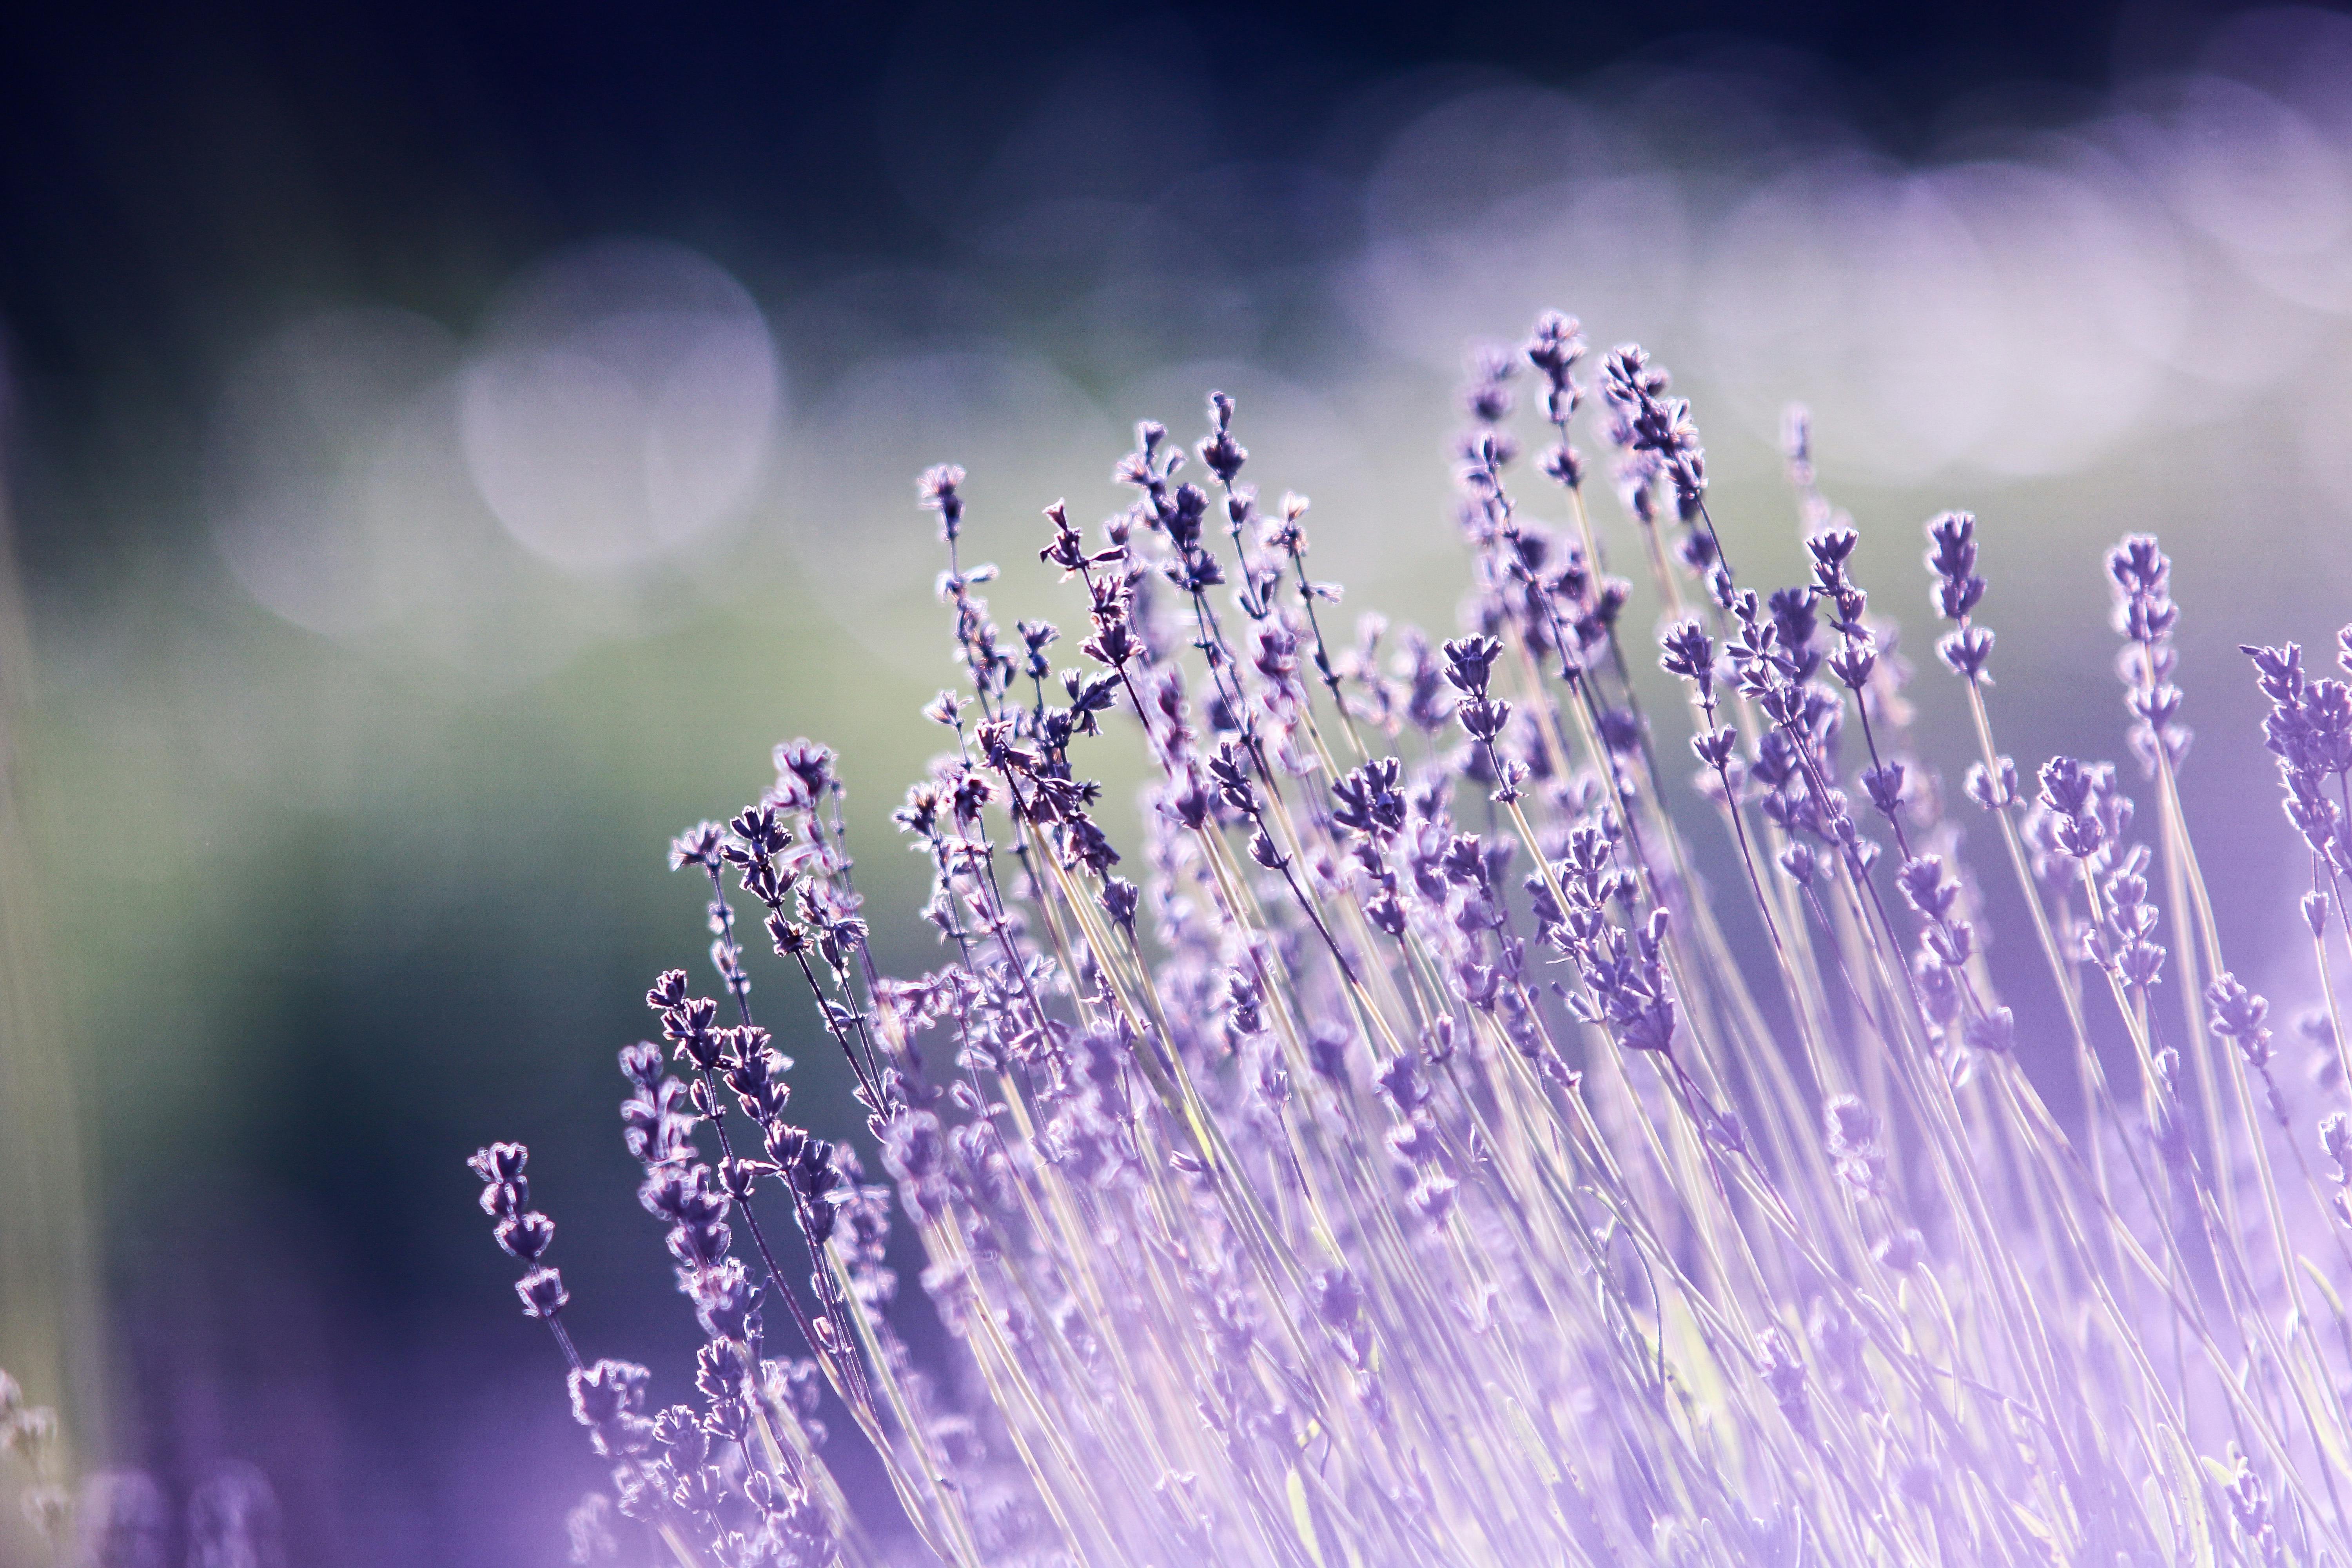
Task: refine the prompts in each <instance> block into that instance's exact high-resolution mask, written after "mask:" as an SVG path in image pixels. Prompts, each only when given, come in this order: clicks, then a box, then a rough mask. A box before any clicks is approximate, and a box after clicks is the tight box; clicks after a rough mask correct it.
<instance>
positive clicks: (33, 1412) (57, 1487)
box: [0, 1371, 286, 1568]
mask: <svg viewBox="0 0 2352 1568" xmlns="http://www.w3.org/2000/svg"><path fill="white" fill-rule="evenodd" d="M57 1435H58V1417H57V1412H56V1411H55V1410H53V1409H51V1408H50V1407H49V1406H47V1405H27V1404H26V1402H25V1391H24V1389H23V1387H22V1386H21V1385H20V1384H18V1383H17V1382H16V1379H15V1378H13V1377H11V1376H9V1375H8V1373H6V1372H5V1371H0V1448H5V1450H7V1451H8V1452H10V1453H13V1454H16V1456H18V1457H19V1458H21V1459H22V1460H23V1462H24V1465H25V1468H26V1470H27V1471H28V1472H29V1477H30V1479H29V1480H28V1481H27V1483H26V1487H25V1489H24V1492H23V1494H22V1504H23V1507H24V1510H25V1517H26V1520H27V1521H30V1522H31V1523H32V1525H33V1528H34V1530H35V1531H37V1533H38V1534H39V1535H40V1537H41V1539H42V1540H43V1541H44V1542H47V1545H48V1551H49V1561H50V1562H51V1563H56V1564H58V1565H59V1568H64V1565H66V1564H71V1565H72V1568H164V1565H165V1563H167V1561H169V1553H170V1548H171V1544H172V1510H171V1505H170V1503H169V1502H168V1500H166V1499H165V1497H164V1495H163V1488H161V1487H159V1486H157V1485H156V1484H155V1482H154V1480H153V1479H152V1477H149V1476H147V1475H145V1474H143V1473H142V1472H140V1471H137V1470H102V1471H99V1472H97V1473H95V1474H93V1475H89V1476H87V1477H85V1478H83V1479H82V1482H81V1485H80V1487H79V1489H78V1495H77V1489H74V1488H71V1487H68V1485H67V1484H66V1482H65V1480H64V1479H63V1478H62V1477H60V1476H59V1475H58V1473H57V1467H56V1464H55V1461H54V1449H55V1447H56V1445H57ZM185 1526H186V1529H185V1537H186V1542H187V1557H186V1562H187V1564H188V1568H285V1564H286V1559H285V1556H284V1554H283V1551H282V1548H281V1546H280V1543H279V1537H278V1498H277V1494H276V1493H275V1492H274V1491H273V1490H272V1489H270V1485H269V1482H268V1478H266V1477H265V1476H263V1475H262V1473H261V1472H260V1471H259V1470H257V1469H256V1468H253V1467H252V1466H250V1465H244V1464H232V1465H225V1466H222V1467H220V1468H218V1469H216V1470H215V1471H214V1472H213V1474H212V1475H210V1476H209V1477H207V1478H206V1479H205V1480H204V1481H202V1482H201V1483H199V1484H198V1485H197V1486H196V1488H195V1489H194V1491H193V1492H192V1493H191V1494H190V1495H189V1498H188V1508H187V1513H186V1516H185Z"/></svg>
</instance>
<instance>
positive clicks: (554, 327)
mask: <svg viewBox="0 0 2352 1568" xmlns="http://www.w3.org/2000/svg"><path fill="white" fill-rule="evenodd" d="M781 405H782V376H781V372H780V370H779V367H778V364H777V360H776V353H775V347H774V344H773V342H772V340H771V338H770V336H769V333H768V325H767V321H766V319H765V318H764V317H763V316H762V315H761V311H760V308H759V306H758V305H757V304H755V303H754V302H753V301H752V299H751V295H750V294H748V293H746V292H745V291H744V289H743V288H742V286H741V285H740V284H739V283H737V282H736V281H735V280H734V279H732V278H730V277H729V276H728V275H727V274H726V273H725V272H723V271H721V270H720V269H719V268H718V267H716V266H714V265H713V264H712V263H710V262H709V261H708V260H706V259H704V258H701V257H699V256H697V255H695V254H694V253H693V252H692V251H689V250H687V249H685V248H683V247H678V246H674V245H668V244H663V243H658V242H655V241H650V240H614V241H605V242H603V243H600V244H597V245H593V246H591V247H585V248H583V249H579V250H574V251H572V252H569V253H567V254H565V255H562V256H560V257H558V258H555V259H553V260H552V261H551V262H549V263H547V264H546V265H545V266H543V267H541V268H539V269H538V270H536V271H535V272H533V273H532V274H530V276H528V277H526V278H525V279H522V280H521V281H520V282H519V283H517V284H516V285H514V286H513V287H512V288H511V289H509V291H508V293H507V295H506V297H505V298H504V299H503V300H501V301H500V302H499V306H498V308H497V309H496V310H494V311H493V313H492V317H491V321H490V323H489V325H488V329H487V330H486V331H485V332H484V334H483V338H482V342H481V343H480V345H479V348H478V352H477V353H476V355H475V358H474V361H473V363H472V364H471V365H470V366H469V367H468V369H467V374H466V379H465V389H464V395H463V399H462V403H461V411H460V423H461V426H462V429H463V431H464V437H465V450H466V459H467V467H468V468H470V469H471V471H472V473H473V476H474V482H475V484H476V486H477V487H478V489H480V491H481V495H482V499H483V500H484V501H486V502H487V503H488V506H489V509H490V510H491V511H492V513H493V514H495V515H496V516H497V518H498V520H499V522H500V523H501V524H502V525H504V527H505V528H506V530H507V531H508V532H509V533H510V534H512V535H513V536H514V538H515V539H516V540H517V541H519V542H520V543H521V544H523V545H524V546H525V547H526V548H528V549H529V550H530V551H531V552H534V553H535V554H538V555H540V556H541V557H543V558H544V559H546V560H547V561H549V562H551V563H554V564H555V565H557V566H559V567H562V568H563V569H565V570H567V571H572V572H604V571H609V570H612V569H615V568H622V567H627V566H632V565H635V564H639V563H644V562H646V561H649V560H653V559H655V558H657V557H660V556H662V555H665V554H667V553H668V552H672V551H674V550H676V549H677V547H679V546H680V545H683V544H685V543H687V542H689V541H691V540H693V539H695V538H696V537H698V535H700V534H702V533H704V532H705V531H708V530H709V528H710V527H711V526H712V525H713V524H715V523H718V522H719V521H722V520H723V519H725V518H727V517H728V516H729V515H730V513H732V512H733V511H735V510H737V509H738V508H739V507H740V506H741V505H742V504H743V502H744V501H745V500H747V499H748V498H749V497H750V496H751V492H752V489H753V488H754V487H755V486H756V485H757V484H758V482H759V479H760V478H761V473H762V471H763V469H764V468H765V467H766V464H767V461H768V457H769V453H770V449H771V447H772V444H773V441H774V437H775V429H776V425H777V418H778V413H779V409H780V407H781Z"/></svg>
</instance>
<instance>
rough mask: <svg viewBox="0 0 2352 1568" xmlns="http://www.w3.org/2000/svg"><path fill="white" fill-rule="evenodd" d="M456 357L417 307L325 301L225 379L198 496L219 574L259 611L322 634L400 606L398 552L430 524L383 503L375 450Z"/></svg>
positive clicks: (371, 620)
mask: <svg viewBox="0 0 2352 1568" xmlns="http://www.w3.org/2000/svg"><path fill="white" fill-rule="evenodd" d="M456 365H457V343H456V342H455V341H454V340H453V339H452V338H451V337H450V336H449V334H448V333H447V332H446V331H442V330H441V329H440V328H439V327H436V326H435V325H434V324H433V323H432V322H430V321H425V319H424V318H423V317H421V316H414V315H410V314H408V313H406V312H404V311H400V310H334V311H327V312H323V313H321V314H319V315H316V316H312V317H310V318H308V319H307V320H304V321H299V322H297V323H295V324H294V325H292V326H290V327H288V328H287V329H285V330H284V331H280V332H279V333H278V335H277V336H275V337H273V338H271V339H270V340H269V341H268V342H265V343H264V344H263V345H262V346H261V347H260V348H259V349H257V350H256V351H255V352H254V353H252V354H251V355H250V356H249V357H248V358H247V360H246V362H245V363H243V364H242V365H241V366H239V367H238V369H237V370H236V373H235V374H232V375H231V376H230V378H229V383H228V385H227V387H226V389H225V390H224V393H223V395H222V398H221V402H220V405H219V408H218V411H217V412H216V414H215V418H214V422H213V428H212V430H211V432H210V438H209V440H208V441H207V443H206V450H205V470H204V479H203V491H204V500H205V512H206V514H207V517H208V520H209V521H210V522H211V525H212V533H213V539H214V542H215V543H216V544H217V545H218V546H219V549H220V552H221V555H222V557H223V559H224V560H226V563H228V568H229V571H230V573H231V574H233V575H234V576H235V577H236V580H237V582H238V583H239V584H242V585H243V586H244V588H245V589H246V591H247V593H249V594H251V595H253V596H254V598H256V599H257V600H258V601H259V602H260V603H261V604H262V605H264V606H265V607H267V608H268V609H269V610H270V611H271V612H272V613H274V614H276V615H278V616H282V617H284V618H285V619H287V620H289V621H291V622H293V623H294V624H295V625H297V626H305V627H308V628H309V629H310V630H311V631H314V632H319V633H321V634H323V635H326V636H330V637H344V636H350V635H353V634H357V633H362V632H365V631H368V630H370V629H372V628H374V627H376V626H382V625H384V624H385V623H387V622H391V621H393V620H395V619H396V618H398V617H399V616H403V615H404V614H405V613H406V612H407V611H408V610H409V609H410V608H411V607H412V606H413V605H414V604H415V599H416V596H417V590H418V589H419V586H420V584H419V583H418V581H417V574H416V573H415V572H414V571H413V570H411V569H410V568H409V565H408V561H409V558H410V557H411V555H412V554H413V552H415V549H416V547H417V545H418V543H419V536H420V534H421V533H423V532H424V531H427V530H430V529H431V528H433V527H434V526H435V524H436V519H434V518H432V517H427V516H420V515H418V514H415V513H413V512H410V511H408V510H405V509H403V508H400V507H398V506H396V505H395V506H386V505H384V504H383V496H382V494H381V489H382V484H383V467H382V458H383V452H382V446H383V438H384V437H385V434H386V433H387V431H389V430H390V429H392V428H394V426H397V425H398V424H399V423H400V422H401V421H402V420H403V418H404V416H405V413H406V411H407V409H408V408H409V407H410V406H411V405H413V404H414V403H415V401H416V399H418V398H419V397H420V396H422V395H425V392H426V391H427V390H428V389H429V388H430V387H431V386H433V385H434V384H436V382H438V381H440V380H441V379H442V378H444V377H446V375H448V374H450V373H451V372H452V371H453V370H454V369H455V368H456Z"/></svg>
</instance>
